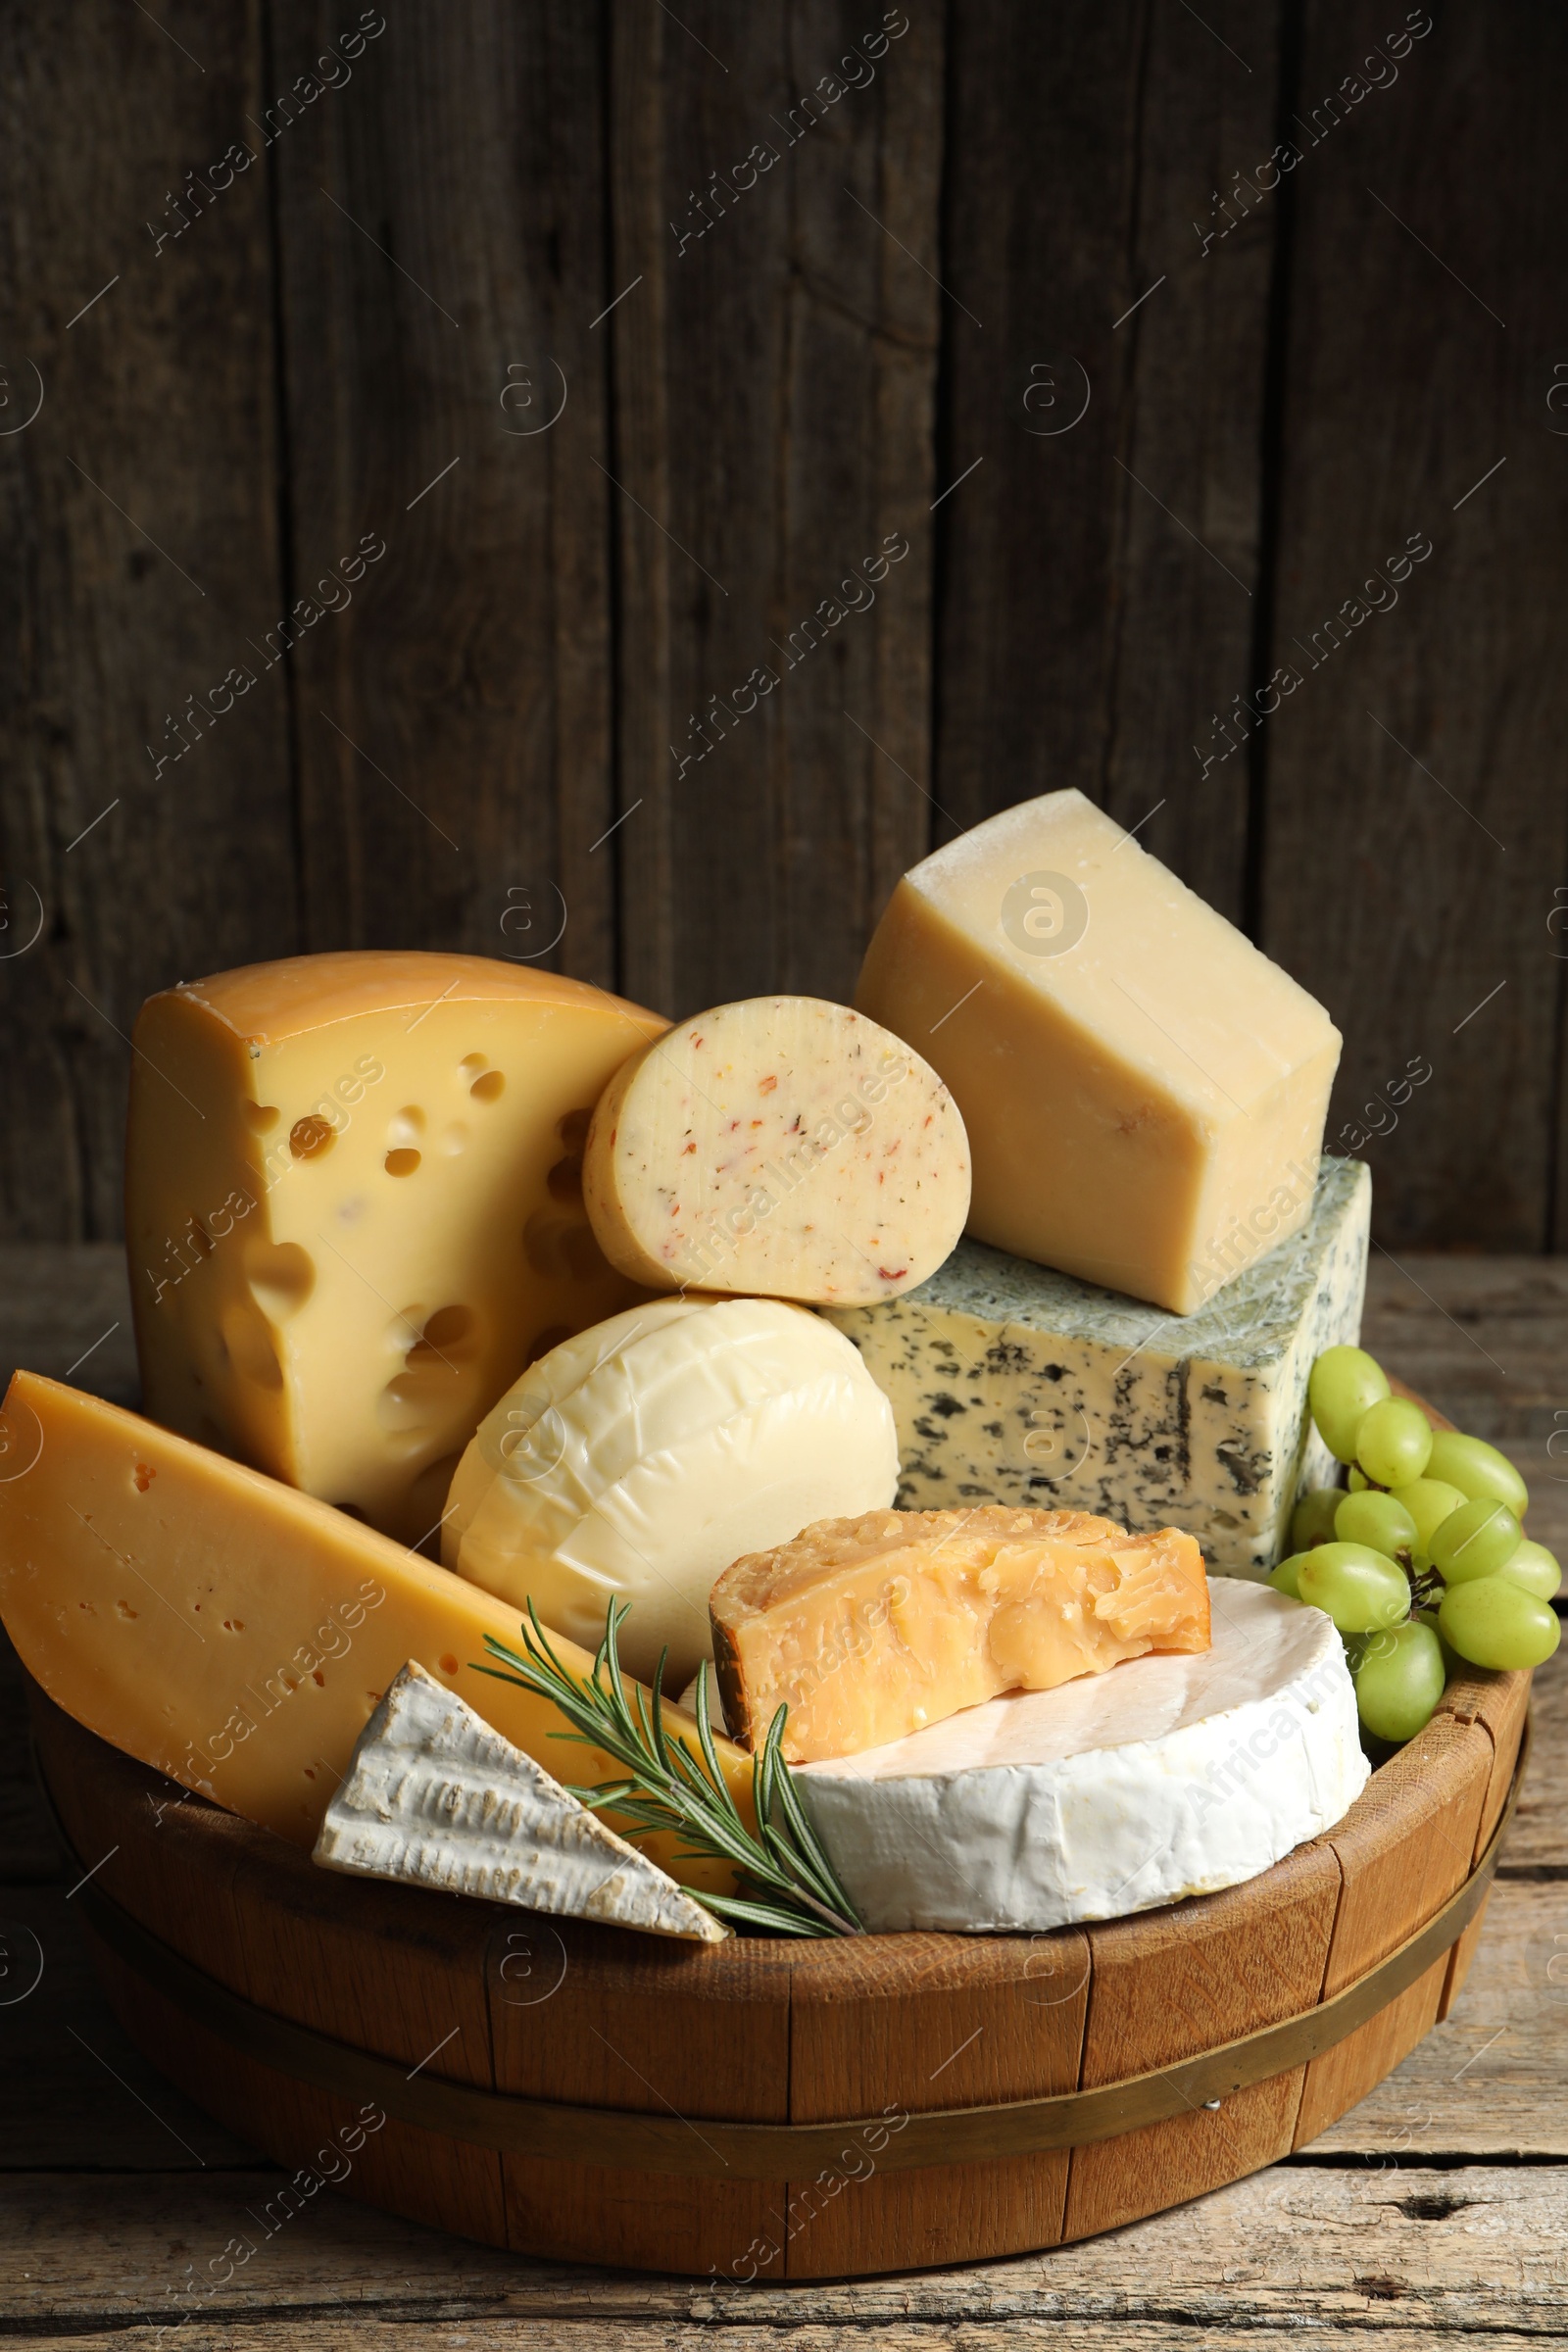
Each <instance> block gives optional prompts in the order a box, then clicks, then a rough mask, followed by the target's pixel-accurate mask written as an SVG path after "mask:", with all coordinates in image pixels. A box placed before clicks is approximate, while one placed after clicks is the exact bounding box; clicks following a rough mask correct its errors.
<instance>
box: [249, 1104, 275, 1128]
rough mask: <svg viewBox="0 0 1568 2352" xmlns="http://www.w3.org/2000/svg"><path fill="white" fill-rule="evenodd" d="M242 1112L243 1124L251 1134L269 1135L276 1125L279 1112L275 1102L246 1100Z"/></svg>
mask: <svg viewBox="0 0 1568 2352" xmlns="http://www.w3.org/2000/svg"><path fill="white" fill-rule="evenodd" d="M244 1112H245V1124H246V1126H247V1127H248V1128H249V1129H250V1131H251V1133H252V1135H270V1134H271V1132H272V1129H273V1128H274V1127H275V1126H276V1125H277V1122H278V1117H279V1112H278V1107H277V1104H276V1103H245V1105H244Z"/></svg>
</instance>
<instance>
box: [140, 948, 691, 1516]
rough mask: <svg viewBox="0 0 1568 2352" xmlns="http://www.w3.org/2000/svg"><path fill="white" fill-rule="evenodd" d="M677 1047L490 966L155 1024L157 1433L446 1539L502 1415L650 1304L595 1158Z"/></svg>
mask: <svg viewBox="0 0 1568 2352" xmlns="http://www.w3.org/2000/svg"><path fill="white" fill-rule="evenodd" d="M664 1027H665V1023H664V1022H663V1021H662V1020H661V1018H660V1017H659V1015H658V1014H657V1013H652V1012H644V1011H643V1010H641V1008H640V1007H639V1006H637V1005H627V1004H623V1003H622V1002H621V1000H620V999H619V998H618V997H611V996H607V995H606V994H605V992H604V991H603V990H602V989H598V988H590V987H588V986H587V985H586V983H584V982H583V981H580V980H567V979H564V978H562V977H561V976H560V975H559V974H557V973H554V972H536V971H530V970H528V969H526V968H525V967H523V966H520V965H517V964H512V963H504V962H500V961H497V960H494V959H492V958H490V957H488V956H436V955H416V954H405V953H388V954H382V953H379V952H372V951H368V950H367V951H364V952H356V953H352V954H342V955H330V956H293V957H291V958H289V959H288V960H286V961H284V962H280V963H257V964H250V965H247V966H246V967H245V968H244V969H242V970H240V971H234V972H220V973H218V974H216V975H215V976H214V977H213V978H211V979H207V980H197V981H190V982H187V983H185V984H184V985H182V986H181V987H179V988H172V989H168V990H166V991H165V992H164V993H163V994H162V995H161V996H156V997H151V998H149V999H148V1001H147V1003H146V1004H145V1005H143V1006H142V1009H141V1013H140V1016H139V1017H138V1019H137V1022H136V1038H135V1043H136V1054H135V1058H134V1060H133V1061H132V1064H131V1081H130V1120H129V1134H128V1142H127V1152H126V1172H125V1226H126V1240H127V1250H128V1254H129V1258H130V1275H131V1298H132V1303H133V1305H134V1309H135V1316H136V1350H137V1353H138V1355H139V1357H140V1359H141V1372H142V1394H143V1397H144V1400H145V1402H146V1407H147V1411H148V1413H149V1414H150V1415H151V1417H152V1418H153V1419H154V1420H155V1421H162V1422H165V1423H166V1424H167V1425H168V1427H169V1428H171V1429H177V1430H179V1431H180V1432H181V1434H182V1435H183V1436H185V1437H188V1438H196V1439H199V1440H200V1442H201V1443H202V1444H203V1445H207V1446H217V1447H218V1448H219V1449H220V1451H221V1452H223V1453H231V1454H235V1455H237V1456H238V1457H239V1458H240V1460H242V1461H247V1462H252V1463H254V1464H255V1466H256V1468H257V1469H259V1470H269V1471H270V1472H271V1474H272V1476H273V1477H274V1478H282V1479H287V1481H288V1482H289V1484H290V1485H291V1486H295V1487H303V1488H304V1490H305V1492H306V1493H307V1494H308V1495H319V1496H320V1497H321V1499H322V1501H323V1502H335V1503H337V1504H339V1505H340V1506H341V1507H342V1508H345V1509H348V1510H352V1511H355V1512H357V1513H358V1514H359V1516H360V1517H361V1518H364V1519H368V1521H369V1522H370V1524H371V1526H372V1527H378V1528H380V1529H381V1530H382V1531H383V1533H385V1534H387V1535H390V1536H395V1537H396V1538H397V1539H398V1541H399V1542H400V1543H403V1544H418V1543H420V1542H421V1541H423V1540H425V1539H427V1538H433V1536H434V1532H435V1529H436V1527H437V1524H438V1522H439V1520H440V1517H441V1513H442V1510H443V1509H444V1507H445V1504H446V1498H447V1489H448V1487H449V1486H450V1485H451V1483H452V1473H453V1471H454V1470H455V1469H456V1468H457V1466H458V1457H459V1455H460V1454H461V1453H462V1451H463V1448H464V1446H466V1444H467V1442H468V1440H469V1438H471V1437H472V1435H473V1433H474V1431H475V1429H476V1428H477V1427H478V1425H479V1423H480V1421H481V1420H482V1418H483V1416H484V1415H485V1413H486V1412H488V1410H489V1408H490V1406H491V1405H492V1404H494V1402H495V1400H496V1398H497V1397H499V1396H500V1395H501V1394H502V1392H503V1390H504V1389H506V1388H508V1387H509V1386H510V1385H511V1383H512V1382H513V1381H515V1379H516V1377H517V1374H518V1373H519V1372H520V1371H521V1370H522V1369H523V1367H524V1365H525V1364H527V1363H528V1362H529V1361H530V1360H531V1359H532V1358H533V1357H534V1356H536V1355H541V1354H543V1353H544V1351H545V1350H546V1349H547V1348H552V1347H554V1345H555V1344H556V1342H557V1341H558V1340H563V1339H565V1338H567V1337H568V1336H569V1335H570V1334H571V1333H572V1332H575V1331H580V1330H582V1328H583V1327H584V1325H585V1324H588V1323H597V1322H599V1321H600V1320H601V1318H602V1317H603V1316H605V1315H609V1314H613V1313H614V1312H615V1311H616V1310H617V1309H618V1308H620V1307H622V1306H625V1305H627V1304H629V1302H630V1300H631V1299H632V1298H633V1296H634V1295H635V1294H634V1293H633V1291H632V1289H631V1287H630V1286H629V1284H628V1283H627V1282H626V1281H625V1279H624V1278H623V1276H621V1275H619V1274H617V1273H616V1272H615V1270H614V1269H613V1267H612V1266H610V1265H609V1264H607V1263H606V1260H605V1258H604V1256H603V1254H602V1253H601V1251H600V1249H599V1246H598V1244H597V1243H596V1242H595V1240H594V1237H593V1232H592V1229H591V1227H590V1226H589V1223H588V1217H587V1212H586V1210H585V1208H584V1206H583V1200H582V1185H581V1177H580V1170H581V1165H582V1147H583V1139H584V1137H585V1136H586V1134H587V1132H588V1121H589V1117H590V1115H591V1113H592V1110H593V1106H594V1103H595V1101H596V1100H597V1098H598V1096H599V1094H600V1092H601V1090H602V1089H603V1087H604V1085H605V1083H606V1081H607V1080H608V1079H609V1078H610V1077H611V1076H612V1074H613V1072H614V1071H615V1070H616V1069H617V1068H618V1067H619V1065H620V1064H621V1062H623V1061H624V1060H625V1058H626V1056H627V1054H634V1053H636V1052H637V1051H638V1050H639V1049H640V1048H641V1047H643V1046H645V1045H646V1044H647V1043H648V1041H649V1039H650V1038H655V1037H658V1036H660V1035H661V1034H662V1031H663V1029H664Z"/></svg>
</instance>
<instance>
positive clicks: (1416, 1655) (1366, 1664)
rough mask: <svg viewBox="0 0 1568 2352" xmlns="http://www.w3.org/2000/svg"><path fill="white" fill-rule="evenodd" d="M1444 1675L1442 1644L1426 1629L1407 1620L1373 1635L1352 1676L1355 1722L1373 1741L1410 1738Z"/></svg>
mask: <svg viewBox="0 0 1568 2352" xmlns="http://www.w3.org/2000/svg"><path fill="white" fill-rule="evenodd" d="M1446 1679H1447V1677H1446V1672H1445V1669H1444V1663H1443V1644H1442V1642H1440V1641H1439V1640H1438V1637H1437V1635H1436V1634H1435V1633H1434V1632H1433V1630H1432V1628H1431V1627H1430V1626H1429V1625H1423V1624H1422V1623H1421V1622H1420V1620H1419V1619H1411V1621H1410V1622H1409V1623H1408V1624H1406V1625H1395V1626H1390V1627H1389V1628H1388V1630H1387V1631H1386V1632H1384V1633H1381V1634H1373V1635H1372V1636H1371V1637H1370V1639H1369V1640H1368V1642H1367V1644H1366V1648H1365V1650H1364V1651H1363V1652H1362V1656H1361V1663H1360V1665H1359V1666H1358V1667H1357V1668H1356V1674H1355V1704H1356V1711H1357V1713H1358V1714H1359V1715H1360V1718H1361V1721H1362V1722H1363V1723H1364V1724H1365V1725H1366V1728H1367V1730H1368V1731H1369V1732H1372V1733H1374V1734H1375V1735H1376V1737H1377V1738H1378V1739H1379V1740H1395V1741H1400V1740H1413V1739H1414V1738H1415V1735H1416V1733H1417V1732H1418V1731H1419V1730H1420V1729H1421V1726H1422V1725H1423V1724H1424V1723H1426V1722H1427V1721H1428V1720H1429V1719H1430V1717H1431V1714H1432V1711H1433V1709H1434V1707H1436V1705H1437V1703H1438V1701H1439V1699H1440V1698H1441V1697H1442V1696H1443V1686H1444V1684H1445V1682H1446Z"/></svg>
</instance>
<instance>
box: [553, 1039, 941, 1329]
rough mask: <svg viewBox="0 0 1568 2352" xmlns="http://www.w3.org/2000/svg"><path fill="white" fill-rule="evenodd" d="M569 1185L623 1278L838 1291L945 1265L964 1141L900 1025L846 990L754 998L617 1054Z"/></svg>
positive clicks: (767, 1292) (779, 1292) (872, 1286)
mask: <svg viewBox="0 0 1568 2352" xmlns="http://www.w3.org/2000/svg"><path fill="white" fill-rule="evenodd" d="M583 1197H584V1199H585V1200H586V1201H587V1204H588V1214H589V1216H590V1217H591V1219H592V1220H593V1228H594V1231H595V1233H596V1234H597V1235H598V1236H599V1240H600V1244H601V1246H602V1248H603V1250H604V1252H605V1255H606V1256H607V1257H608V1258H609V1259H610V1261H611V1263H612V1264H613V1265H615V1266H618V1267H619V1268H620V1270H621V1272H622V1273H623V1274H625V1275H627V1276H629V1278H630V1279H631V1280H632V1281H633V1282H640V1283H646V1284H647V1285H648V1286H649V1287H650V1288H651V1289H659V1290H666V1291H673V1290H683V1289H685V1288H687V1287H688V1286H690V1287H693V1288H696V1289H698V1290H704V1291H732V1292H750V1293H753V1294H759V1293H760V1295H761V1296H763V1297H764V1298H772V1299H803V1300H806V1301H808V1302H812V1301H815V1302H829V1303H837V1304H840V1305H845V1304H851V1303H854V1302H855V1301H858V1300H864V1299H891V1298H894V1297H896V1296H897V1295H898V1294H899V1293H900V1292H901V1291H907V1290H909V1289H910V1288H911V1287H912V1286H913V1285H914V1284H915V1283H917V1282H922V1281H923V1280H924V1279H925V1277H926V1275H928V1274H930V1273H932V1272H933V1271H934V1270H935V1268H936V1267H938V1266H939V1265H940V1264H941V1263H942V1260H943V1259H944V1258H945V1257H946V1256H947V1254H948V1251H949V1250H951V1249H952V1248H953V1245H954V1243H955V1242H956V1240H957V1238H958V1236H959V1234H960V1233H961V1232H962V1231H963V1221H964V1218H965V1216H966V1215H967V1213H968V1207H969V1147H968V1141H967V1138H966V1137H965V1135H964V1131H963V1121H962V1120H961V1119H960V1118H959V1116H958V1113H957V1111H956V1108H955V1106H954V1101H953V1097H952V1096H951V1095H950V1094H949V1092H948V1090H947V1088H946V1087H945V1086H944V1085H943V1083H942V1081H941V1079H940V1078H938V1077H937V1075H936V1073H935V1071H934V1070H932V1069H930V1068H929V1067H928V1066H927V1065H926V1063H925V1062H923V1061H922V1060H921V1059H920V1057H919V1055H918V1054H911V1053H910V1052H909V1050H908V1048H907V1046H905V1045H902V1044H901V1043H900V1041H899V1039H898V1038H897V1037H894V1036H891V1035H890V1034H889V1033H888V1031H887V1030H885V1029H881V1028H878V1027H877V1025H876V1023H875V1022H874V1021H868V1020H865V1019H864V1018H862V1017H861V1015H860V1014H858V1013H855V1012H852V1011H850V1009H849V1007H848V1006H847V1005H827V1004H823V1003H822V1002H820V1001H819V1000H818V999H817V998H815V997H756V998H753V999H751V1000H749V1001H748V1002H747V1003H745V1004H741V1005H715V1006H714V1007H713V1008H712V1010H711V1011H709V1012H703V1013H699V1014H698V1016H697V1018H696V1019H695V1020H691V1021H683V1022H682V1023H681V1024H680V1026H679V1027H678V1028H676V1029H672V1030H671V1031H670V1032H669V1034H668V1036H667V1037H664V1038H662V1039H661V1040H660V1041H659V1043H658V1044H657V1045H653V1046H650V1047H648V1048H647V1049H646V1050H645V1051H644V1052H643V1053H642V1054H639V1055H638V1056H637V1057H636V1058H635V1059H634V1060H632V1061H629V1062H627V1063H625V1064H624V1065H623V1066H622V1068H621V1069H620V1070H619V1071H618V1072H617V1073H616V1075H615V1077H614V1078H613V1081H612V1082H611V1084H610V1085H609V1086H608V1087H607V1089H606V1091H605V1093H604V1096H603V1097H602V1099H601V1100H600V1103H599V1104H598V1106H597V1108H596V1109H595V1111H594V1119H593V1125H592V1127H591V1128H590V1129H589V1132H588V1148H587V1151H586V1152H585V1154H584V1159H583Z"/></svg>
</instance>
